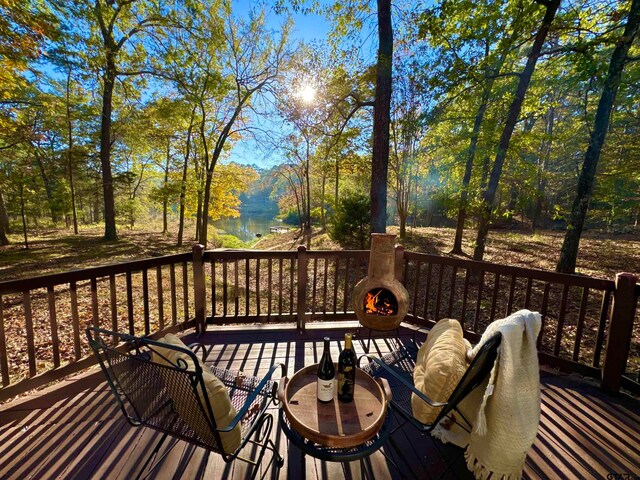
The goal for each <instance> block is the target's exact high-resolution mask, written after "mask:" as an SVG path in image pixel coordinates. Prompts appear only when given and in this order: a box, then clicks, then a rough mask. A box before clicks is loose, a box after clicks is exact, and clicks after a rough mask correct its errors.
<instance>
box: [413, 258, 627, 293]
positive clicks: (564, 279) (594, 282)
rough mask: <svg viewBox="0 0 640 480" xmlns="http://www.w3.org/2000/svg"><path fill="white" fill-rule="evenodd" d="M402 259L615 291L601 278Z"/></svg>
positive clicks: (462, 262)
mask: <svg viewBox="0 0 640 480" xmlns="http://www.w3.org/2000/svg"><path fill="white" fill-rule="evenodd" d="M404 257H405V259H407V260H415V261H422V262H430V263H440V264H443V265H451V266H454V267H463V268H469V269H472V270H483V271H485V272H491V273H499V274H500V275H513V276H516V277H525V278H532V279H534V280H541V281H544V282H553V283H560V284H563V285H574V286H577V287H586V288H592V289H596V290H604V291H611V292H612V291H613V290H615V283H614V281H613V280H606V279H602V278H593V277H586V276H582V275H571V274H567V273H558V272H548V271H545V270H538V269H533V268H524V267H513V266H510V265H500V264H497V263H490V262H479V261H477V260H466V259H462V258H453V257H445V256H441V255H433V254H429V253H416V252H410V251H405V252H404Z"/></svg>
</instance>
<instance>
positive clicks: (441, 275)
mask: <svg viewBox="0 0 640 480" xmlns="http://www.w3.org/2000/svg"><path fill="white" fill-rule="evenodd" d="M439 267H440V268H438V290H437V291H436V317H435V320H436V322H437V321H438V320H440V300H441V297H442V279H443V278H444V265H443V264H440V265H439Z"/></svg>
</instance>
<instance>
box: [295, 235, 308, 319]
mask: <svg viewBox="0 0 640 480" xmlns="http://www.w3.org/2000/svg"><path fill="white" fill-rule="evenodd" d="M306 310H307V247H305V246H304V245H298V310H297V313H298V329H299V330H304V328H305V325H304V324H305V313H306Z"/></svg>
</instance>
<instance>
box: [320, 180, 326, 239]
mask: <svg viewBox="0 0 640 480" xmlns="http://www.w3.org/2000/svg"><path fill="white" fill-rule="evenodd" d="M326 184H327V174H326V173H325V172H324V171H323V172H322V189H321V193H320V223H321V225H322V229H323V230H324V229H326V228H327V218H326V214H325V209H324V196H325V188H326Z"/></svg>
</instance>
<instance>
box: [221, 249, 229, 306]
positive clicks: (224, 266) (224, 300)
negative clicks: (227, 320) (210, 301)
mask: <svg viewBox="0 0 640 480" xmlns="http://www.w3.org/2000/svg"><path fill="white" fill-rule="evenodd" d="M227 263H228V262H227V260H226V259H225V260H222V316H223V317H226V316H227V284H228V283H229V282H228V275H227V273H228V268H229V267H228V266H227Z"/></svg>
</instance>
